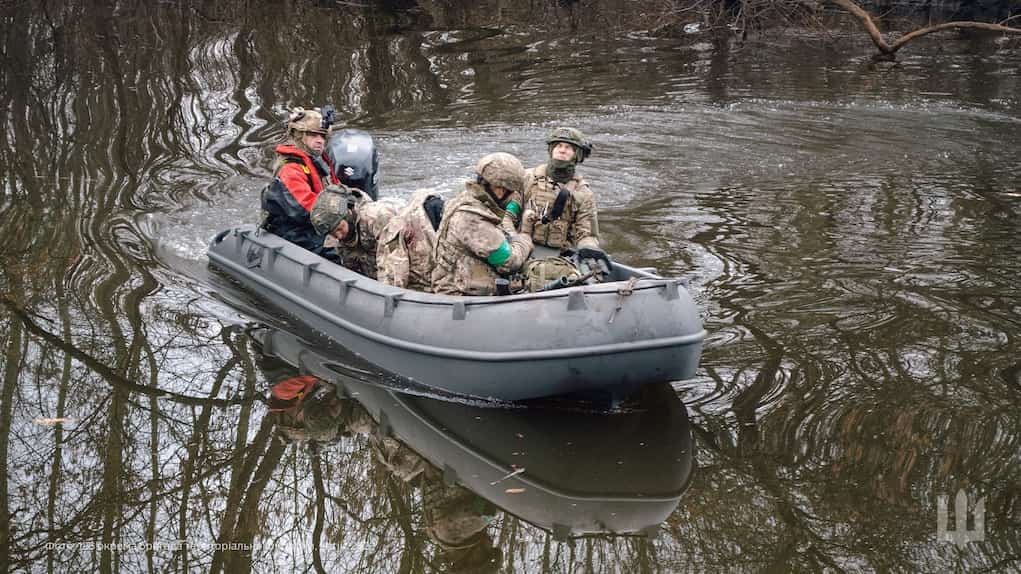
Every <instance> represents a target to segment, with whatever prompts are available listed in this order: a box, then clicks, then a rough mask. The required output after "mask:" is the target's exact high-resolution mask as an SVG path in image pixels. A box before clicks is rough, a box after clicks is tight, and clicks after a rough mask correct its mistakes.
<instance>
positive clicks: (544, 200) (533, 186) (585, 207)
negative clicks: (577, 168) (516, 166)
mask: <svg viewBox="0 0 1021 574" xmlns="http://www.w3.org/2000/svg"><path fill="white" fill-rule="evenodd" d="M559 187H560V186H559V185H557V184H556V183H555V182H554V181H553V180H552V179H550V178H549V177H547V176H546V164H542V165H540V166H538V167H534V168H532V169H530V170H527V171H526V172H525V190H524V193H523V194H522V195H521V196H517V197H515V198H514V199H515V200H516V201H518V202H519V203H520V204H521V207H522V209H531V210H533V211H535V214H536V215H537V216H538V218H539V219H538V220H537V221H536V222H535V228H534V229H533V230H532V241H534V242H535V244H536V245H547V246H549V247H554V248H558V249H560V248H565V247H574V248H578V247H599V222H598V220H597V218H596V199H595V196H594V195H593V194H592V191H591V190H590V189H589V187H588V184H587V183H585V180H584V179H583V178H582V177H581V176H580V175H575V176H574V177H572V178H571V180H570V181H568V182H567V183H565V184H563V187H565V188H567V190H568V191H569V192H570V194H571V195H570V199H568V200H567V204H566V205H565V206H564V211H563V213H561V214H560V217H558V218H557V219H555V220H553V221H550V222H548V223H543V222H542V218H543V216H547V217H552V212H553V205H554V203H555V202H556V199H557V193H559V191H560V190H559ZM519 224H520V222H519V220H518V218H516V217H514V216H513V215H510V214H508V216H507V217H506V218H505V219H504V221H503V223H502V226H503V228H504V229H512V228H513V229H516V228H517V227H518V225H519Z"/></svg>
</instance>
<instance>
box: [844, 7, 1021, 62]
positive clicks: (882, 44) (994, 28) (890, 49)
mask: <svg viewBox="0 0 1021 574" xmlns="http://www.w3.org/2000/svg"><path fill="white" fill-rule="evenodd" d="M830 2H833V3H834V4H836V5H837V6H840V7H841V8H843V9H844V10H847V11H848V12H850V13H851V14H853V15H854V16H855V17H856V18H858V20H860V21H861V23H862V25H863V26H865V30H866V31H867V32H868V33H869V37H871V38H872V43H873V44H875V45H876V48H879V51H880V52H881V53H882V55H884V56H887V57H891V58H892V57H893V56H894V55H895V54H896V53H897V50H900V49H901V48H902V47H904V46H905V45H906V44H907V43H908V42H911V41H912V40H915V39H916V38H921V37H922V36H927V35H929V34H932V33H933V32H940V31H942V30H949V29H960V28H972V29H977V30H987V31H990V32H1003V33H1005V34H1021V28H1011V27H1010V26H1004V25H1003V24H1002V23H1001V24H989V23H986V22H971V21H968V22H945V23H943V24H934V25H932V26H926V27H924V28H919V29H917V30H914V31H911V32H908V33H907V34H904V35H903V36H901V37H900V38H897V39H896V40H894V41H893V43H889V42H887V41H886V39H884V38H883V34H882V32H880V31H879V28H878V27H877V26H876V23H875V22H874V21H873V20H872V16H871V15H870V14H869V13H868V12H867V11H865V9H863V8H862V7H861V6H858V5H857V4H855V3H854V2H852V1H851V0H830ZM1012 18H1013V17H1012ZM1012 18H1008V19H1007V20H1004V22H1008V21H1010V20H1011V19H1012Z"/></svg>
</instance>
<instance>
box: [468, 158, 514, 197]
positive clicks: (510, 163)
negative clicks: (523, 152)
mask: <svg viewBox="0 0 1021 574" xmlns="http://www.w3.org/2000/svg"><path fill="white" fill-rule="evenodd" d="M475 173H477V174H478V175H479V177H480V178H482V179H484V180H486V181H487V182H489V185H492V186H495V187H502V188H504V189H507V190H510V191H518V192H520V191H521V190H522V188H524V186H525V166H523V165H521V160H519V159H518V158H516V157H514V156H513V155H511V154H509V153H504V152H496V153H491V154H489V155H486V156H484V157H483V158H482V159H480V160H479V162H478V163H476V164H475Z"/></svg>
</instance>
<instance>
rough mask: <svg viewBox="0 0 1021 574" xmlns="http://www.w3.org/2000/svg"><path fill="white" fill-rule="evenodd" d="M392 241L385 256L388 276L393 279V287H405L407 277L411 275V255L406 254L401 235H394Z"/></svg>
mask: <svg viewBox="0 0 1021 574" xmlns="http://www.w3.org/2000/svg"><path fill="white" fill-rule="evenodd" d="M402 235H403V234H402ZM393 243H394V244H393V245H391V246H390V248H391V251H390V254H389V255H388V258H387V266H388V267H389V272H390V278H391V279H392V280H393V284H394V286H395V287H401V288H404V289H406V288H407V287H408V277H409V276H410V275H411V256H410V255H409V254H408V249H407V246H406V245H405V244H404V238H403V237H401V236H398V237H396V238H395V239H394V241H393ZM377 259H378V258H377Z"/></svg>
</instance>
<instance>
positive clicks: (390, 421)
mask: <svg viewBox="0 0 1021 574" xmlns="http://www.w3.org/2000/svg"><path fill="white" fill-rule="evenodd" d="M253 337H254V338H255V340H256V341H258V342H259V343H260V346H261V347H262V353H263V354H264V355H267V356H274V357H278V358H280V359H283V360H284V361H286V362H287V363H290V364H291V365H293V366H295V367H296V368H297V369H298V372H300V373H303V374H310V375H314V376H316V377H318V378H320V379H323V380H325V381H328V382H330V383H332V384H333V385H334V386H335V388H336V392H337V393H338V394H339V395H340V396H341V397H342V398H350V399H353V400H356V401H358V402H359V403H360V404H361V405H362V406H364V407H365V409H366V410H367V411H368V412H369V414H370V415H371V416H372V418H373V419H374V420H375V421H376V423H377V424H378V430H376V431H374V432H378V433H380V434H381V435H383V436H391V437H394V438H396V439H398V440H399V441H401V442H402V443H404V444H405V445H407V446H408V447H410V448H411V449H412V450H413V451H415V452H416V453H418V454H419V455H421V456H422V457H423V458H424V459H426V460H427V461H429V463H431V464H432V465H433V466H434V467H436V468H437V469H439V470H442V473H443V477H444V479H445V481H446V482H448V483H450V484H458V485H460V486H463V487H465V488H467V489H469V490H471V491H472V492H474V493H476V494H477V495H479V496H481V497H483V498H485V499H486V500H488V501H490V502H492V503H493V504H495V505H496V506H498V507H500V508H502V509H504V510H505V511H507V512H509V513H511V514H513V515H515V516H517V517H518V518H521V519H522V520H525V521H526V522H529V523H531V524H534V525H536V526H539V527H541V528H544V529H547V530H549V531H551V532H552V534H553V536H554V538H556V539H558V540H565V539H569V538H575V537H578V536H585V535H591V534H604V533H608V534H630V535H645V536H655V535H656V534H657V532H658V530H659V525H660V524H661V523H662V522H663V521H664V520H666V519H667V517H669V516H670V514H671V513H672V512H673V511H674V510H675V509H676V508H677V506H678V504H679V503H680V500H681V496H682V494H683V493H684V491H685V490H686V489H687V488H688V486H689V484H690V481H691V477H692V473H693V471H694V467H695V456H694V448H695V447H694V441H693V440H692V434H691V423H690V422H689V419H688V413H687V410H686V409H685V407H684V404H683V403H682V402H681V400H680V398H679V397H678V396H677V393H676V392H675V391H674V390H673V388H672V387H671V386H670V385H667V384H660V385H651V386H647V387H645V388H643V389H642V390H641V391H640V392H639V393H637V394H636V396H635V397H633V399H631V400H629V401H628V402H627V403H625V404H626V409H624V410H623V411H622V412H615V413H612V414H607V413H604V412H593V411H583V410H577V409H572V410H557V411H550V410H547V409H543V408H509V409H508V408H480V407H478V406H473V405H469V404H464V403H458V402H451V401H444V400H436V399H431V398H426V397H421V396H414V395H408V394H402V393H400V392H394V391H393V390H390V389H388V388H386V387H383V386H379V385H377V384H374V383H373V382H370V381H366V380H364V378H363V376H361V375H360V374H358V373H357V372H355V371H350V370H348V369H345V368H343V366H342V364H343V358H342V357H340V358H338V357H336V356H335V352H333V351H331V350H330V349H329V348H328V347H326V346H322V345H318V344H315V343H311V342H309V341H307V340H305V339H302V338H299V337H297V336H295V335H292V334H290V333H287V332H283V331H277V330H268V329H260V330H256V331H253ZM572 404H573V403H572Z"/></svg>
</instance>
